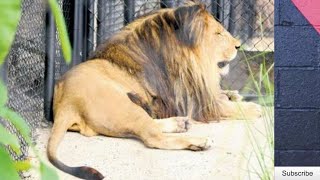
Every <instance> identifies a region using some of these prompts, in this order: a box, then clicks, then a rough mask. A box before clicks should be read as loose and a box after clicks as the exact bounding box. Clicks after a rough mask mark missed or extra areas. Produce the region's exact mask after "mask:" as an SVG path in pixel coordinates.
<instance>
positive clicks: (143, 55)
mask: <svg viewBox="0 0 320 180" xmlns="http://www.w3.org/2000/svg"><path fill="white" fill-rule="evenodd" d="M207 14H208V12H206V10H205V7H204V6H203V5H194V6H183V7H179V8H177V9H166V10H160V11H156V12H153V13H150V14H148V15H146V16H142V17H140V18H139V19H137V20H136V21H134V22H132V23H130V24H129V25H127V26H126V27H124V28H123V29H122V30H121V31H119V32H118V33H116V34H115V35H114V36H112V37H111V38H109V39H108V40H107V41H106V42H104V43H103V44H101V45H100V46H99V47H98V48H97V50H96V51H95V52H94V54H93V55H92V56H91V59H97V58H99V59H105V60H107V61H110V62H112V63H113V64H116V65H117V66H119V67H120V68H122V69H124V70H126V71H127V72H128V73H130V74H132V75H133V76H135V77H137V78H138V79H141V84H142V85H143V86H144V87H145V89H146V90H147V91H148V92H149V93H150V94H152V95H153V96H154V98H153V100H152V102H149V105H150V107H151V109H152V111H153V113H152V114H154V116H155V118H165V117H171V116H187V115H192V116H193V118H195V119H197V120H202V121H206V120H208V118H209V117H210V118H215V117H217V116H218V114H219V113H218V111H217V110H216V106H215V104H214V102H215V100H214V93H215V92H213V91H215V90H214V89H210V88H209V89H208V87H210V86H215V85H213V84H212V83H211V82H209V81H208V80H207V78H206V76H207V75H206V74H205V73H206V72H202V70H201V65H202V63H201V62H200V59H201V56H202V51H201V46H200V44H201V40H202V39H203V38H204V35H205V31H206V28H207V24H206V21H205V18H204V17H205V16H206V15H207Z"/></svg>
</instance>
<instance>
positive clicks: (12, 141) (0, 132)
mask: <svg viewBox="0 0 320 180" xmlns="http://www.w3.org/2000/svg"><path fill="white" fill-rule="evenodd" d="M0 144H3V145H6V146H8V145H9V146H10V147H11V148H12V149H13V150H14V151H15V152H16V153H20V145H19V141H18V138H17V137H16V136H14V135H13V134H11V133H10V132H9V131H8V130H7V129H6V128H4V127H3V126H2V125H1V124H0Z"/></svg>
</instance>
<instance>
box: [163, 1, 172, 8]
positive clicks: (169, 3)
mask: <svg viewBox="0 0 320 180" xmlns="http://www.w3.org/2000/svg"><path fill="white" fill-rule="evenodd" d="M174 5H175V4H174V0H161V1H160V7H161V8H172V7H174Z"/></svg>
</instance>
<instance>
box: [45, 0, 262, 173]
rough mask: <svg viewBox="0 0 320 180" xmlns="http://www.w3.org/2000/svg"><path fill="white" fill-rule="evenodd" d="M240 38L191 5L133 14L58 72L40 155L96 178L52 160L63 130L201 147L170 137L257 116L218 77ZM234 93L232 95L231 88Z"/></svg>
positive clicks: (197, 140) (204, 144)
mask: <svg viewBox="0 0 320 180" xmlns="http://www.w3.org/2000/svg"><path fill="white" fill-rule="evenodd" d="M239 47H240V42H239V40H237V39H235V38H233V37H232V36H231V35H230V34H229V32H227V31H226V30H225V29H224V28H223V27H222V25H221V24H220V23H218V22H217V21H216V20H215V19H214V17H213V16H212V15H211V14H210V13H209V12H208V11H207V10H206V7H205V5H203V4H199V3H192V4H188V5H185V6H181V7H178V8H175V9H173V8H168V9H161V10H158V11H155V12H153V13H150V14H148V15H145V16H143V17H140V18H138V19H137V20H135V21H133V22H132V23H130V24H129V25H127V26H125V27H124V28H123V29H122V30H120V31H119V32H118V33H116V34H115V35H114V36H112V37H111V38H109V39H108V40H106V41H105V42H104V43H103V44H101V45H100V46H99V47H98V48H97V50H96V51H95V52H94V54H93V55H92V56H91V58H90V60H88V61H86V62H83V63H81V64H79V65H77V66H75V67H73V68H72V69H71V70H70V71H68V72H67V73H66V74H64V75H63V76H62V77H61V79H60V80H59V81H58V82H57V83H56V85H55V89H54V100H53V113H54V124H53V128H52V134H51V137H50V138H49V141H48V146H47V155H48V159H49V160H50V162H51V163H52V164H53V165H54V166H56V167H57V168H59V169H60V170H62V171H64V172H66V173H69V174H71V175H73V176H76V177H78V178H82V179H103V175H102V174H101V173H100V172H98V171H97V170H95V169H93V168H91V167H86V166H82V167H69V166H67V165H65V164H64V163H62V162H61V161H59V160H58V159H57V155H56V154H57V148H58V145H59V144H60V142H61V140H62V138H63V137H64V135H65V133H66V132H67V131H68V130H69V131H77V132H80V133H81V134H82V135H84V136H96V135H105V136H111V137H136V138H138V139H140V140H141V141H142V142H143V143H144V144H145V146H147V147H149V148H158V149H167V150H178V149H187V150H192V151H200V150H206V149H208V148H210V147H211V146H212V141H211V140H210V139H209V138H206V137H186V136H182V137H181V136H173V135H170V134H167V133H180V132H186V131H187V130H188V128H189V126H190V122H189V120H194V121H200V122H210V121H214V120H219V119H241V118H243V116H242V113H241V111H239V109H238V108H239V106H240V107H241V108H242V112H245V115H246V118H248V119H251V118H258V117H259V116H260V115H261V108H260V106H259V105H257V104H255V103H252V102H242V101H240V100H239V97H238V98H236V100H237V102H234V101H232V98H231V100H230V97H229V96H230V95H228V92H226V91H224V90H221V88H220V76H221V75H222V74H224V73H225V68H227V66H228V63H229V62H230V61H231V60H232V59H234V58H235V56H236V54H237V49H239ZM231 94H233V96H234V95H236V96H235V97H237V92H233V93H231Z"/></svg>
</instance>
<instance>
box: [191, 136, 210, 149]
mask: <svg viewBox="0 0 320 180" xmlns="http://www.w3.org/2000/svg"><path fill="white" fill-rule="evenodd" d="M212 145H213V140H211V139H210V138H208V137H207V138H199V139H198V140H197V142H194V143H193V144H191V145H190V146H189V149H190V150H192V151H203V150H206V149H209V148H210V147H211V146H212Z"/></svg>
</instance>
